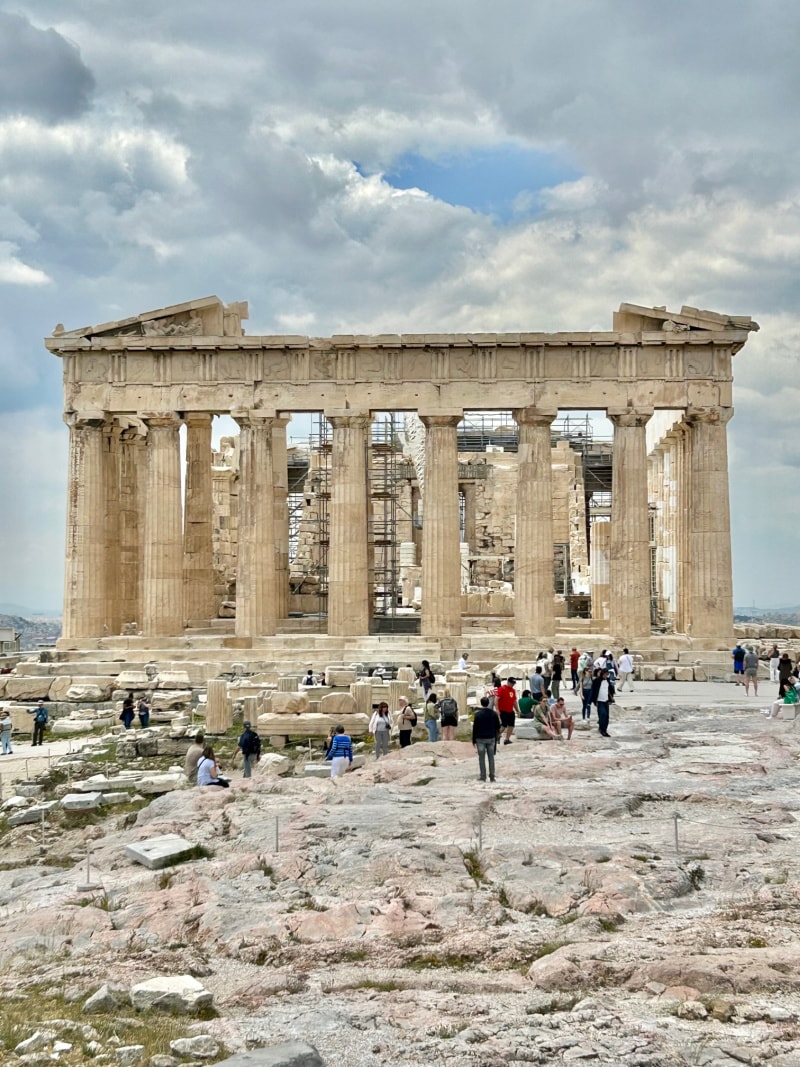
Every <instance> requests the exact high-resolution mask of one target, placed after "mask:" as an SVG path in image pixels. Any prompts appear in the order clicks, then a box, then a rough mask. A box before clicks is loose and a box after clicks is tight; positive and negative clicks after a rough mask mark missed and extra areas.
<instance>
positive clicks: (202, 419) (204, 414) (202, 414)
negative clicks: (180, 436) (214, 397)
mask: <svg viewBox="0 0 800 1067" xmlns="http://www.w3.org/2000/svg"><path fill="white" fill-rule="evenodd" d="M213 417H214V416H213V415H212V414H211V412H210V411H184V413H183V421H184V422H185V423H186V425H187V426H189V425H193V426H207V425H208V424H209V423H210V422H211V420H212V419H213Z"/></svg>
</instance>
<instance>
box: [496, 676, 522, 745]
mask: <svg viewBox="0 0 800 1067" xmlns="http://www.w3.org/2000/svg"><path fill="white" fill-rule="evenodd" d="M516 681H517V680H516V678H509V679H508V680H507V681H506V682H505V683H504V684H503V685H501V686H500V688H499V689H498V690H497V700H496V705H497V710H498V712H499V713H500V725H501V726H502V728H503V729H504V730H505V733H506V736H505V737H504V738H503V744H504V745H510V744H511V735H512V734H513V732H514V723H515V722H516V718H517V712H518V711H519V704H518V703H517V691H516V689H515V688H514V686H515V685H516Z"/></svg>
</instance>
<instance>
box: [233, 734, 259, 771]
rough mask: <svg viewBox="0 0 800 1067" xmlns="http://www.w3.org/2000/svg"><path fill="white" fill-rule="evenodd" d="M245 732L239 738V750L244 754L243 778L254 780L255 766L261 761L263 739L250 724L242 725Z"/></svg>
mask: <svg viewBox="0 0 800 1067" xmlns="http://www.w3.org/2000/svg"><path fill="white" fill-rule="evenodd" d="M242 725H243V726H244V732H243V733H242V736H241V737H240V738H239V743H238V745H237V748H238V749H239V751H240V752H241V754H242V778H252V776H253V764H254V763H258V761H259V760H260V759H261V738H260V737H259V736H258V734H257V733H256V732H255V730H254V729H253V728H252V726H251V725H250V723H249V722H245V723H243V724H242Z"/></svg>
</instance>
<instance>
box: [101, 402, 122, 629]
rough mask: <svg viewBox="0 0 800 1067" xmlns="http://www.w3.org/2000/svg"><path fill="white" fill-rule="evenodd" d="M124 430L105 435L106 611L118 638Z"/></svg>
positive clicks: (110, 427)
mask: <svg viewBox="0 0 800 1067" xmlns="http://www.w3.org/2000/svg"><path fill="white" fill-rule="evenodd" d="M120 433H121V427H120V425H119V423H117V422H113V421H112V422H109V423H106V426H105V429H104V434H103V479H104V482H105V491H104V494H103V495H104V503H105V514H104V522H105V525H106V533H105V541H106V553H105V565H106V578H105V583H106V610H105V620H106V626H107V627H108V632H109V633H110V634H118V633H119V632H120V630H121V629H122V610H121V609H122V604H121V598H120V583H119V572H120V533H121V521H122V520H121V515H120V501H119V497H120V455H119V451H120V450H119V443H120V441H119V439H120Z"/></svg>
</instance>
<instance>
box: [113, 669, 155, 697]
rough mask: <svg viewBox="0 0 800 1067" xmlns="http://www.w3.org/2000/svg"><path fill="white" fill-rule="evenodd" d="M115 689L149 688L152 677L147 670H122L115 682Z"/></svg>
mask: <svg viewBox="0 0 800 1067" xmlns="http://www.w3.org/2000/svg"><path fill="white" fill-rule="evenodd" d="M114 688H115V689H124V690H125V691H126V692H128V690H130V689H134V690H135V689H149V688H150V679H149V678H148V676H147V673H146V672H145V671H121V672H120V674H118V675H117V680H116V681H115V682H114Z"/></svg>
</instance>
